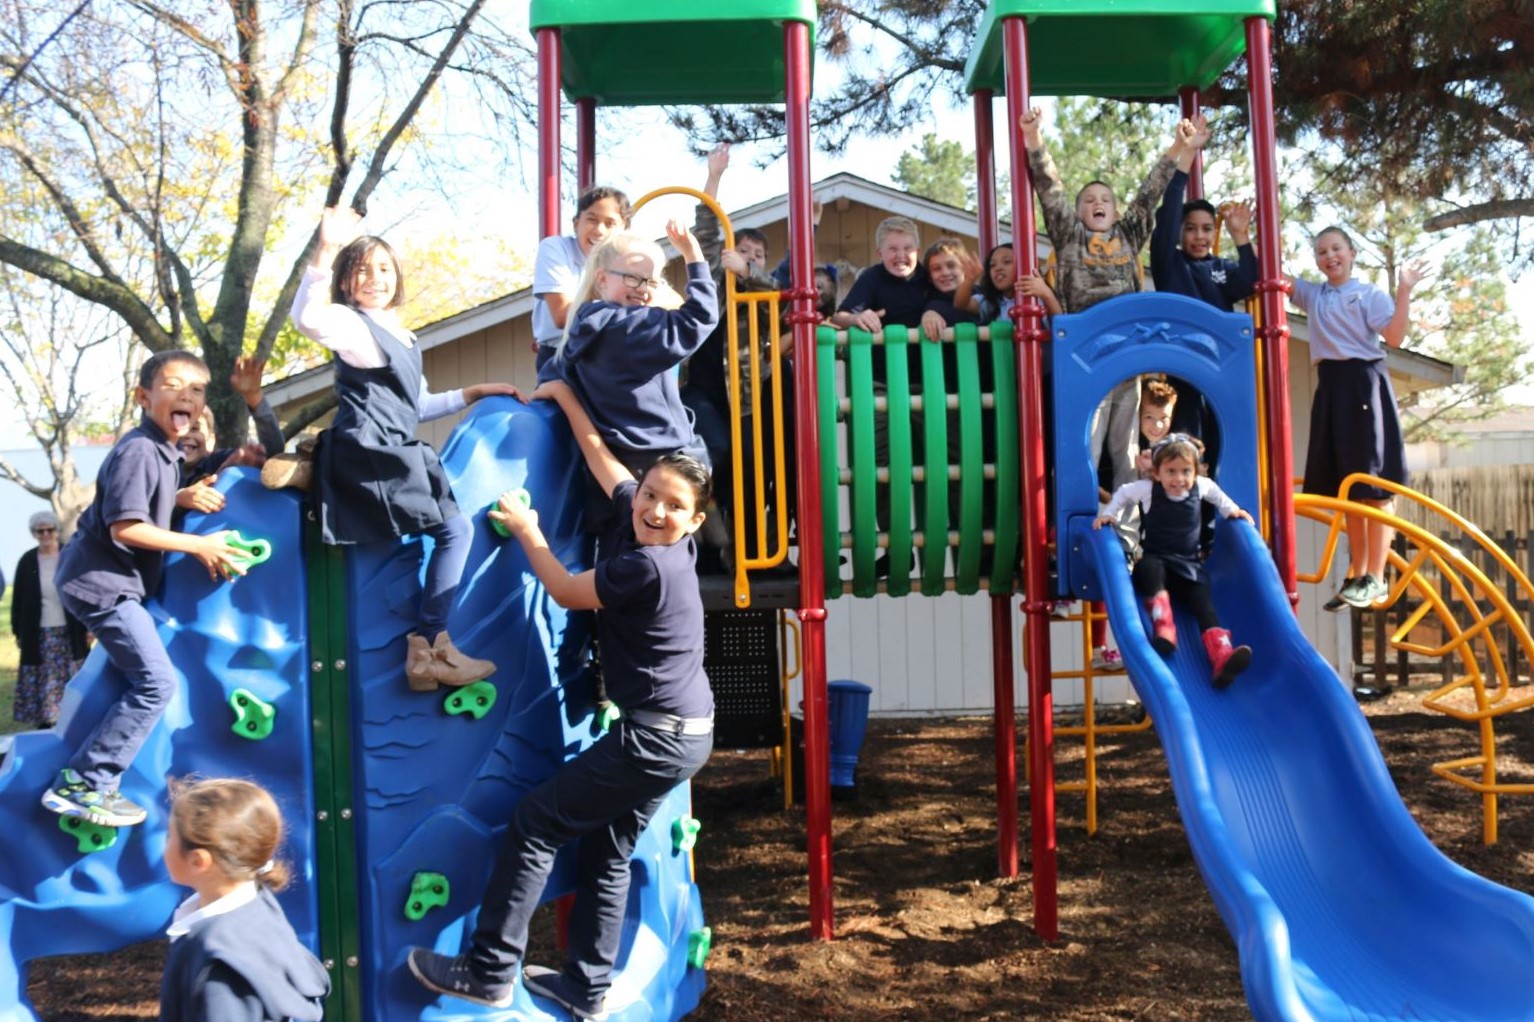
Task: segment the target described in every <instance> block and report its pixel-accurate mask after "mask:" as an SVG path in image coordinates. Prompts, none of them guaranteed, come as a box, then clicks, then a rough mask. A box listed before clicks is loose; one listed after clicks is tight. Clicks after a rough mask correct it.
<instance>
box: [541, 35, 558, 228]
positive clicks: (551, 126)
mask: <svg viewBox="0 0 1534 1022" xmlns="http://www.w3.org/2000/svg"><path fill="white" fill-rule="evenodd" d="M559 89H560V85H559V29H557V28H540V29H539V30H538V237H539V238H547V237H550V236H551V235H555V234H558V233H559V113H560V111H559V99H560V94H559Z"/></svg>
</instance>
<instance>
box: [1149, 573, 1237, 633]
mask: <svg viewBox="0 0 1534 1022" xmlns="http://www.w3.org/2000/svg"><path fill="white" fill-rule="evenodd" d="M1134 584H1135V592H1136V593H1138V594H1139V595H1140V596H1142V597H1144V598H1145V599H1147V600H1148V599H1150V598H1151V597H1152V596H1155V595H1156V594H1157V593H1159V592H1161V590H1163V589H1165V590H1166V591H1167V592H1168V593H1169V594H1171V597H1172V599H1174V600H1176V601H1177V602H1179V603H1181V604H1183V605H1184V606H1186V607H1187V608H1188V609H1189V610H1191V611H1193V616H1194V617H1196V618H1198V627H1199V629H1200V630H1201V631H1206V632H1207V631H1208V630H1209V629H1211V628H1218V627H1220V617H1219V615H1218V614H1216V613H1215V612H1214V601H1213V600H1211V599H1210V598H1209V585H1208V584H1207V583H1205V582H1198V581H1195V580H1194V579H1190V578H1184V577H1183V576H1182V575H1179V574H1177V573H1176V572H1175V571H1167V570H1166V563H1165V562H1164V561H1162V560H1161V558H1160V557H1157V556H1156V555H1155V554H1146V555H1144V556H1143V557H1141V558H1140V561H1139V563H1138V564H1136V565H1135V571H1134Z"/></svg>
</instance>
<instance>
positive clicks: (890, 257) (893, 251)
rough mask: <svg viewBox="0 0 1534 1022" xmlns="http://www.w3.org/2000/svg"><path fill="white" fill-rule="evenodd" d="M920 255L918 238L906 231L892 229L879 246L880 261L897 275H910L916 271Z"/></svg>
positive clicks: (903, 276)
mask: <svg viewBox="0 0 1534 1022" xmlns="http://www.w3.org/2000/svg"><path fill="white" fill-rule="evenodd" d="M919 260H920V255H919V254H918V253H917V251H916V239H915V238H913V237H911V236H910V235H909V234H907V233H906V232H905V231H890V232H889V233H888V234H886V235H885V236H884V242H883V243H882V244H881V245H880V246H879V261H880V262H881V263H883V264H884V268H885V269H886V270H888V271H890V272H891V273H893V274H894V275H895V276H897V277H901V278H905V277H910V276H912V275H913V274H915V273H916V267H917V264H918V261H919Z"/></svg>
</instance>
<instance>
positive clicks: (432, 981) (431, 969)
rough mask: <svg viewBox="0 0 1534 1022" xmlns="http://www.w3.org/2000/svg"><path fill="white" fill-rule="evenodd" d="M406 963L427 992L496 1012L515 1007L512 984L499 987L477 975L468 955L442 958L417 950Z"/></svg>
mask: <svg viewBox="0 0 1534 1022" xmlns="http://www.w3.org/2000/svg"><path fill="white" fill-rule="evenodd" d="M406 962H407V963H408V964H409V965H410V972H411V974H412V975H414V976H415V978H416V979H418V980H420V982H421V985H422V986H423V987H425V988H426V989H427V990H432V991H435V992H436V993H439V994H447V995H448V996H449V997H461V998H463V999H464V1000H465V1001H473V1002H474V1003H475V1004H488V1005H489V1006H490V1007H492V1008H509V1007H511V998H512V986H511V984H510V983H507V984H506V985H504V986H496V985H494V984H491V983H486V982H485V981H484V980H482V979H480V978H479V977H478V976H476V975H474V971H473V970H472V969H470V968H469V956H468V955H440V954H438V953H437V952H435V951H431V950H428V949H427V948H424V947H413V948H411V949H410V955H409V957H408V958H407V959H406Z"/></svg>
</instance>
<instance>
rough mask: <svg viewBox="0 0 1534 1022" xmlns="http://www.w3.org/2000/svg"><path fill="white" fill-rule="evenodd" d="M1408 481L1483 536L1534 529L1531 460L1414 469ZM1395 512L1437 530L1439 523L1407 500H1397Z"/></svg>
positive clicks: (1440, 526)
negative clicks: (1480, 530)
mask: <svg viewBox="0 0 1534 1022" xmlns="http://www.w3.org/2000/svg"><path fill="white" fill-rule="evenodd" d="M1407 485H1408V486H1410V487H1411V488H1412V489H1414V490H1416V491H1418V492H1419V493H1422V494H1424V495H1425V496H1428V497H1431V498H1433V499H1434V500H1436V501H1438V503H1440V504H1442V505H1443V506H1444V507H1447V508H1451V509H1453V510H1454V511H1455V512H1456V513H1457V514H1459V515H1460V516H1461V517H1462V518H1465V519H1468V520H1469V521H1472V522H1474V523H1475V524H1476V525H1477V526H1479V527H1480V528H1481V529H1482V530H1483V531H1485V532H1486V534H1487V535H1492V536H1495V535H1502V534H1504V533H1512V534H1513V535H1516V536H1526V535H1528V534H1529V533H1530V532H1534V465H1477V466H1474V467H1472V468H1435V469H1429V470H1428V471H1426V472H1413V473H1412V474H1411V478H1410V480H1409V481H1408V482H1407ZM1396 514H1398V515H1400V516H1401V517H1402V518H1404V519H1406V520H1407V521H1409V522H1411V523H1412V524H1413V525H1420V526H1422V527H1423V528H1425V529H1428V530H1430V531H1433V532H1437V531H1438V530H1439V529H1441V528H1443V522H1442V520H1441V519H1438V518H1437V517H1436V516H1434V515H1431V514H1428V513H1427V512H1425V511H1424V509H1423V508H1422V507H1420V506H1419V505H1417V504H1415V503H1413V502H1412V501H1409V500H1397V501H1396Z"/></svg>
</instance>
